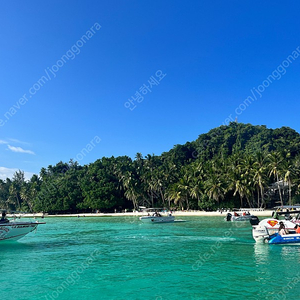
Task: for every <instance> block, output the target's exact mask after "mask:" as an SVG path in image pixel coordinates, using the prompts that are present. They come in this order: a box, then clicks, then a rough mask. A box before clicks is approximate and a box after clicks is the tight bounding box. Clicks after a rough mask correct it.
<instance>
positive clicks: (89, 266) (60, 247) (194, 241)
mask: <svg viewBox="0 0 300 300" xmlns="http://www.w3.org/2000/svg"><path fill="white" fill-rule="evenodd" d="M176 219H181V220H184V221H186V222H175V223H169V224H142V223H140V221H139V220H138V218H137V217H98V218H91V217H81V218H46V219H44V221H46V222H47V224H45V225H40V226H39V228H38V230H37V231H36V232H34V233H30V234H29V235H27V236H26V237H24V238H22V239H21V240H19V241H18V242H1V243H0V255H1V259H0V272H1V276H0V286H1V298H3V299H22V300H27V299H31V300H32V299H51V300H53V299H80V300H83V299H89V300H91V299H116V300H117V299H118V300H119V299H126V300H130V299H143V300H145V299H150V300H169V299H170V300H172V299H187V300H188V299H193V300H195V299H299V298H300V296H299V295H300V268H299V262H300V246H286V245H284V246H282V245H273V246H271V245H267V244H263V245H257V244H255V243H254V240H253V239H252V236H251V226H250V224H249V223H247V222H246V223H244V222H243V223H242V222H240V223H237V222H236V223H233V222H225V221H224V220H223V217H222V216H220V217H177V218H176Z"/></svg>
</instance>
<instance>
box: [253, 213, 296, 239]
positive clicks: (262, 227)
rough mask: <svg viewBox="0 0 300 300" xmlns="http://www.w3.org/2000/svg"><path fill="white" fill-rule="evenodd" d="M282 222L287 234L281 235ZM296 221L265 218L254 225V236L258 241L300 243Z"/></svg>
mask: <svg viewBox="0 0 300 300" xmlns="http://www.w3.org/2000/svg"><path fill="white" fill-rule="evenodd" d="M280 223H283V225H284V227H285V230H286V232H287V234H286V235H282V236H281V235H279V234H278V230H279V226H280ZM295 225H296V224H295V223H294V222H291V221H289V220H281V221H279V220H277V219H264V220H262V221H260V222H259V223H258V225H253V226H252V236H253V238H254V240H255V241H256V242H259V243H268V244H291V243H293V244H295V243H300V234H299V233H296V232H295Z"/></svg>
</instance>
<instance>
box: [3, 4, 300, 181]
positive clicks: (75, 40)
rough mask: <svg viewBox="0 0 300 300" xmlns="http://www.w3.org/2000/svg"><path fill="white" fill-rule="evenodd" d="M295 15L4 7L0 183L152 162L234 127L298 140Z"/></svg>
mask: <svg viewBox="0 0 300 300" xmlns="http://www.w3.org/2000/svg"><path fill="white" fill-rule="evenodd" d="M241 2H242V3H241ZM299 9H300V3H299V2H298V1H296V0H295V1H288V2H282V1H264V2H261V1H208V0H205V1H176V0H175V1H174V0H172V1H169V0H165V1H164V0H160V1H153V0H151V1H148V0H143V1H129V0H128V1H121V0H118V1H117V0H110V1H96V0H95V1H68V0H66V1H56V0H54V1H50V2H45V3H44V2H41V1H26V2H24V1H5V2H3V3H2V4H1V9H0V25H1V26H0V44H1V45H0V63H1V68H0V82H1V88H0V98H1V106H0V158H1V160H0V178H2V179H4V178H6V176H11V174H12V173H13V172H14V171H15V170H17V169H21V170H23V171H25V172H26V175H27V177H30V175H31V174H32V173H37V174H38V173H39V171H40V169H41V168H42V167H47V166H48V165H50V164H52V165H54V164H56V163H57V162H59V161H61V160H62V161H69V160H70V159H71V158H75V159H76V158H77V160H78V161H79V163H80V164H88V163H91V162H93V161H95V160H96V159H98V158H101V157H103V156H106V157H110V156H112V155H113V156H120V155H128V156H131V157H132V158H134V156H135V154H136V153H137V152H141V153H142V154H143V155H147V154H148V153H150V154H152V153H154V154H157V155H159V154H161V153H162V152H164V151H168V150H169V149H171V148H172V147H173V146H174V145H176V144H183V143H185V142H187V141H192V140H195V139H196V138H197V137H198V135H199V134H202V133H205V132H207V131H209V130H210V129H211V128H214V127H217V126H220V125H221V124H223V123H227V122H228V121H229V120H230V119H235V117H236V116H237V117H238V121H239V122H243V123H252V124H254V125H266V126H267V127H268V128H277V127H281V126H289V127H292V128H294V129H295V130H297V131H298V132H299V131H300V128H299V126H300V125H299V122H298V119H299V117H298V115H299V111H300V110H299V108H300V104H299V92H300V56H299V58H298V57H297V53H298V52H297V51H298V50H297V47H299V46H300V35H299V32H300V30H299V29H300V22H299V16H298V12H299ZM100 26H101V28H100ZM84 36H85V37H84ZM298 49H299V54H300V48H298ZM290 55H293V59H292V58H291V56H290ZM288 57H289V59H287V58H288ZM276 71H277V72H276ZM160 74H164V75H165V76H164V77H162V76H157V75H160ZM149 81H150V82H151V83H149ZM154 83H155V84H154ZM144 85H146V87H145V86H144ZM142 86H144V88H147V89H146V90H145V89H143V90H140V89H141V87H142ZM139 92H140V94H141V93H142V92H143V93H144V94H141V96H143V98H141V97H140V98H137V96H136V95H138V94H136V93H139ZM146 92H147V93H146ZM131 97H133V98H135V99H136V100H135V101H134V100H133V99H132V98H131ZM249 97H252V98H249ZM246 99H248V100H246ZM129 100H131V103H130V101H129ZM245 101H246V102H245ZM132 103H133V104H132ZM129 105H130V107H129Z"/></svg>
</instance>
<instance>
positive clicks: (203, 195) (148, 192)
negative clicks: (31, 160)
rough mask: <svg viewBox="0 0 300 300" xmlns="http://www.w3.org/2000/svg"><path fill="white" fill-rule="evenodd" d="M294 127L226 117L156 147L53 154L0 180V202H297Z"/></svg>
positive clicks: (211, 205) (298, 154) (299, 182)
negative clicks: (181, 140)
mask: <svg viewBox="0 0 300 300" xmlns="http://www.w3.org/2000/svg"><path fill="white" fill-rule="evenodd" d="M299 187H300V135H299V133H297V132H296V131H295V130H293V129H291V128H288V127H282V128H279V129H268V128H266V126H253V125H251V124H240V123H236V122H233V123H230V124H229V125H228V126H220V127H218V128H215V129H212V130H210V131H209V132H208V133H206V134H201V135H200V136H199V137H198V139H197V140H195V141H193V142H187V143H186V144H185V145H175V146H174V147H173V149H171V150H170V151H168V152H164V153H162V154H161V155H159V156H157V155H154V154H153V155H150V154H148V155H146V156H145V157H144V156H143V155H142V154H141V153H137V154H136V157H135V159H134V160H133V159H131V158H130V157H128V156H120V157H110V158H107V157H103V158H101V159H98V160H96V161H95V162H94V163H91V164H89V165H83V166H80V165H79V164H78V163H77V162H74V161H72V160H71V161H70V162H68V163H66V162H59V163H57V164H56V165H55V166H52V165H50V166H48V167H47V168H42V169H41V171H40V174H39V175H33V176H32V178H31V179H30V180H29V181H26V180H25V179H24V172H22V171H18V172H16V173H15V174H14V176H13V178H12V179H9V178H7V179H6V180H0V208H6V209H10V210H16V211H31V212H48V213H66V212H69V213H77V212H92V211H95V210H99V211H101V212H107V211H114V210H115V209H116V210H117V211H120V210H124V209H125V208H126V209H134V210H137V209H138V207H139V206H146V207H168V208H172V209H180V210H181V209H185V210H188V209H193V210H194V209H204V210H211V209H216V208H222V207H223V208H225V207H226V208H229V207H230V208H233V207H271V206H274V205H282V204H295V203H298V202H299V201H298V198H299V195H298V194H299Z"/></svg>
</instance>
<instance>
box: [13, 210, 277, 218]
mask: <svg viewBox="0 0 300 300" xmlns="http://www.w3.org/2000/svg"><path fill="white" fill-rule="evenodd" d="M245 211H249V212H250V214H252V215H255V216H264V217H271V216H272V212H273V210H248V209H247V210H245ZM228 212H230V213H233V212H232V211H228ZM228 212H222V213H221V212H218V211H211V212H206V211H175V212H172V214H173V215H174V216H175V217H176V216H198V217H207V216H220V217H225V216H226V214H227V213H228ZM242 212H243V210H242V211H241V212H238V213H242ZM145 215H146V213H145V212H126V213H80V214H59V215H48V214H45V215H44V217H45V218H49V217H76V218H78V217H130V216H132V217H139V216H145ZM14 216H16V217H22V218H42V217H43V214H42V213H36V214H15V215H14ZM8 217H13V215H9V214H8Z"/></svg>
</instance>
